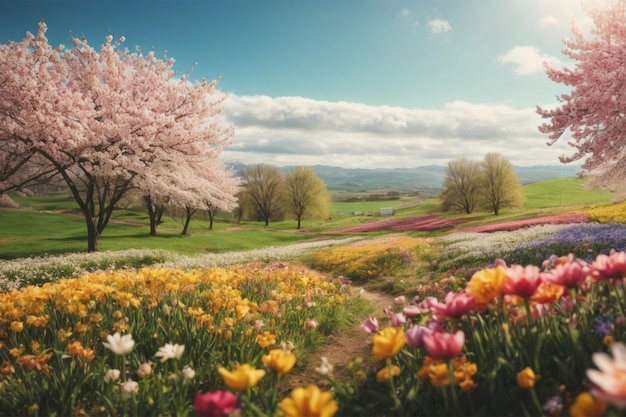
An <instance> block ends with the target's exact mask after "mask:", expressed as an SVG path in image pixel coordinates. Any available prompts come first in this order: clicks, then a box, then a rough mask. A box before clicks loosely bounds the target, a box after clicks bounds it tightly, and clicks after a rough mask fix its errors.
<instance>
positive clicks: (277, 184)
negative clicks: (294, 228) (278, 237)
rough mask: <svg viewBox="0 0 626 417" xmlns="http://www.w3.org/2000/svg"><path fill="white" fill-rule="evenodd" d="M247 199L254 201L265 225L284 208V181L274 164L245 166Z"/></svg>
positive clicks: (244, 183) (243, 178) (244, 177)
mask: <svg viewBox="0 0 626 417" xmlns="http://www.w3.org/2000/svg"><path fill="white" fill-rule="evenodd" d="M240 175H241V179H242V180H241V181H242V184H241V185H242V187H243V191H244V193H245V194H246V198H245V199H246V200H250V201H252V202H253V203H254V207H255V209H256V210H257V211H258V213H259V215H260V216H261V219H262V220H263V221H264V222H265V225H266V226H267V225H269V224H270V220H272V219H273V218H274V217H276V216H277V215H279V214H280V213H281V212H282V210H283V195H284V194H283V192H284V182H283V176H282V174H281V173H280V170H279V169H278V168H277V167H275V166H273V165H266V164H258V165H250V166H247V167H245V168H244V169H243V170H242V171H241V173H240Z"/></svg>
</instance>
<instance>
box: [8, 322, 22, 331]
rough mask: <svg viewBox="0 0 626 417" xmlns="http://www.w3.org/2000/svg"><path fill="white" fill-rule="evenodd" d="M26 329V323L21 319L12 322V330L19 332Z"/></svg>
mask: <svg viewBox="0 0 626 417" xmlns="http://www.w3.org/2000/svg"><path fill="white" fill-rule="evenodd" d="M22 330H24V323H22V322H21V321H14V322H12V323H11V331H12V332H13V333H19V332H21V331H22Z"/></svg>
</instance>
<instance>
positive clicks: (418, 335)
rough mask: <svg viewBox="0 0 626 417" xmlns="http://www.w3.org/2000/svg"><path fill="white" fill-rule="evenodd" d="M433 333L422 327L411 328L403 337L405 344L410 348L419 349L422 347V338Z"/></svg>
mask: <svg viewBox="0 0 626 417" xmlns="http://www.w3.org/2000/svg"><path fill="white" fill-rule="evenodd" d="M432 332H433V331H432V330H431V329H429V328H428V327H424V326H413V327H411V328H410V329H409V330H407V331H406V332H404V337H405V338H406V344H407V345H409V347H412V348H419V347H422V346H423V345H424V336H425V335H427V334H431V333H432Z"/></svg>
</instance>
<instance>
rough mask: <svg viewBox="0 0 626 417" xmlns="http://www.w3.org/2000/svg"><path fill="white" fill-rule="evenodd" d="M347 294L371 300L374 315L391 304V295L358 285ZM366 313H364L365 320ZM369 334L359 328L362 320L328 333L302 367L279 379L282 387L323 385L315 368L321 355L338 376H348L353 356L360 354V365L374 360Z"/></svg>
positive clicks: (321, 377) (323, 380) (322, 379)
mask: <svg viewBox="0 0 626 417" xmlns="http://www.w3.org/2000/svg"><path fill="white" fill-rule="evenodd" d="M350 294H351V295H352V296H353V297H362V298H364V299H366V300H367V301H369V302H370V304H371V305H372V307H373V308H374V311H373V313H372V314H373V315H374V316H376V317H377V318H379V319H380V318H381V317H383V316H384V314H383V308H385V307H389V306H391V305H393V297H392V296H390V295H387V294H382V293H378V292H370V291H365V290H364V289H361V288H360V287H354V288H351V291H350ZM366 318H367V317H363V320H365V319H366ZM371 340H372V336H371V335H370V334H368V333H367V332H365V330H363V328H361V322H358V323H356V324H354V325H353V326H352V327H351V328H349V329H347V330H345V331H344V332H342V333H341V334H339V335H332V336H329V337H328V339H327V340H326V343H325V344H324V345H323V346H322V347H321V348H320V350H319V351H318V352H316V353H315V354H313V355H312V356H311V357H310V358H308V359H307V361H306V363H305V365H304V366H303V367H296V369H294V370H293V371H292V372H291V373H290V374H287V376H286V377H285V379H284V380H283V381H282V384H281V385H282V387H281V390H284V391H288V390H290V389H292V388H295V387H300V386H307V385H309V384H316V385H318V386H320V387H323V386H325V385H327V384H328V382H327V381H326V379H325V377H323V376H322V375H320V374H318V373H317V372H316V371H315V368H316V367H318V366H320V364H321V363H322V359H321V358H322V357H325V358H326V359H327V360H328V362H329V363H330V364H331V365H333V368H334V369H333V375H334V376H335V378H337V379H341V380H344V379H346V378H349V377H350V375H351V371H350V369H349V366H350V363H351V362H352V361H353V360H354V359H356V358H359V357H360V358H362V359H363V363H362V365H361V366H362V369H363V371H365V368H367V367H368V366H371V365H373V364H374V363H375V359H374V357H373V356H372V342H371Z"/></svg>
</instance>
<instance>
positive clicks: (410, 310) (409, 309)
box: [402, 304, 428, 317]
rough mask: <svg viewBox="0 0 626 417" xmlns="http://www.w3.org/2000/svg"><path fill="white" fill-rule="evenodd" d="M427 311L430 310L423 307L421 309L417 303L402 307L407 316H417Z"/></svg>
mask: <svg viewBox="0 0 626 417" xmlns="http://www.w3.org/2000/svg"><path fill="white" fill-rule="evenodd" d="M427 311H428V310H423V309H421V308H420V307H419V306H417V305H415V304H411V305H408V306H406V307H404V308H403V309H402V313H403V314H404V315H405V316H406V317H416V316H419V315H420V314H423V313H425V312H427Z"/></svg>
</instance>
